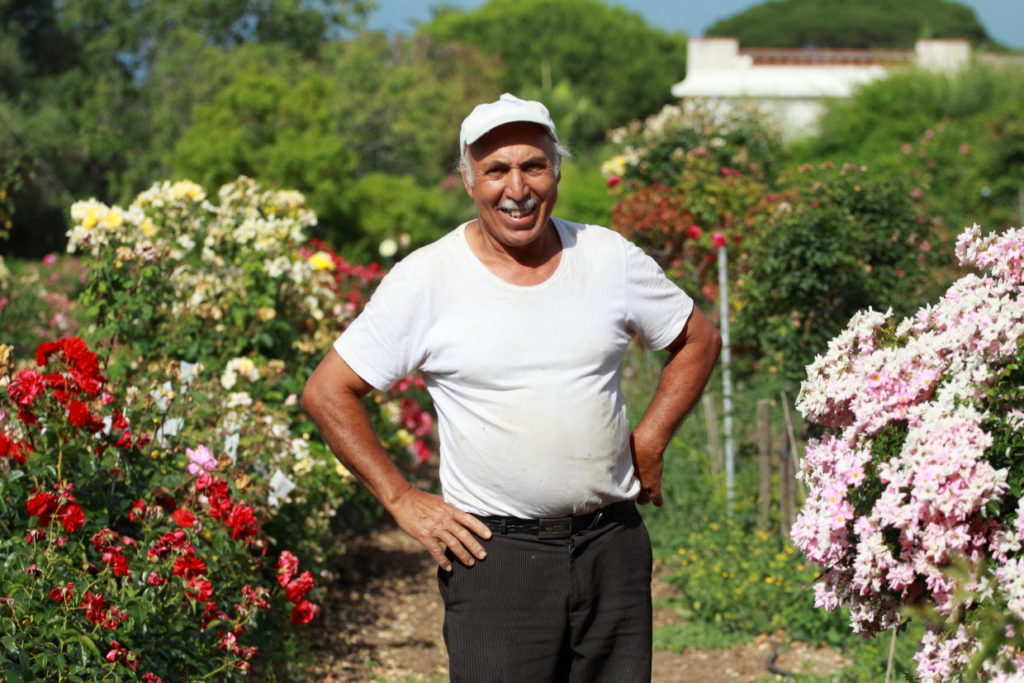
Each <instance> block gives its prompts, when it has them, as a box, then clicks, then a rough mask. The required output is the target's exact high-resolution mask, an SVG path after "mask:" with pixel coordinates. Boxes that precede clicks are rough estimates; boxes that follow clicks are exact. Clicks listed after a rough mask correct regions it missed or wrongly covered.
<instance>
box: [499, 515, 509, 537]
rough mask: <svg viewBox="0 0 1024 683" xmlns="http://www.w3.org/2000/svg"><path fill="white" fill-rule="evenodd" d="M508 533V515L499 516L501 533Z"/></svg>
mask: <svg viewBox="0 0 1024 683" xmlns="http://www.w3.org/2000/svg"><path fill="white" fill-rule="evenodd" d="M507 533H508V517H502V518H501V535H502V536H504V535H505V534H507Z"/></svg>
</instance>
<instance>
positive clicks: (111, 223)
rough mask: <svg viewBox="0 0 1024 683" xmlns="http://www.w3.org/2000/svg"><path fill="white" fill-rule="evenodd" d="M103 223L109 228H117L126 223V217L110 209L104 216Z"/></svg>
mask: <svg viewBox="0 0 1024 683" xmlns="http://www.w3.org/2000/svg"><path fill="white" fill-rule="evenodd" d="M103 223H104V224H106V226H107V227H108V228H114V229H117V228H120V227H121V226H122V225H124V218H122V217H121V214H119V213H118V212H117V211H108V212H107V215H106V216H104V217H103Z"/></svg>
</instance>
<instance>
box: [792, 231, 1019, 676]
mask: <svg viewBox="0 0 1024 683" xmlns="http://www.w3.org/2000/svg"><path fill="white" fill-rule="evenodd" d="M956 253H957V256H958V258H959V261H960V263H961V265H973V266H975V267H977V268H978V269H979V270H980V272H979V273H978V274H969V275H965V276H964V277H962V278H960V279H959V280H958V281H957V282H956V283H954V284H953V285H952V286H951V287H950V288H949V290H948V291H947V292H946V294H945V295H944V296H943V297H942V298H941V300H940V301H939V302H938V303H937V304H935V305H933V306H928V307H925V308H923V309H921V310H920V311H918V312H917V314H916V315H914V316H912V317H908V318H906V319H904V320H902V321H896V320H894V319H893V317H892V315H891V313H879V312H876V311H872V310H868V311H865V312H861V313H858V314H857V315H855V316H854V317H853V319H852V320H851V321H850V323H849V325H848V326H847V327H846V329H845V330H844V331H843V332H842V333H840V334H839V335H838V336H837V337H836V338H834V339H833V340H832V341H831V342H830V344H829V347H828V351H827V352H826V354H825V355H824V356H819V357H818V358H816V360H815V361H814V362H813V363H812V364H811V365H810V366H808V377H807V380H806V381H805V382H804V384H803V386H802V388H801V392H800V396H799V399H798V402H797V407H798V408H799V409H800V410H801V412H803V414H804V416H805V418H806V419H807V420H808V421H809V422H812V423H815V424H817V425H821V426H823V427H825V428H827V429H826V433H825V435H824V436H823V437H822V438H820V439H818V440H815V441H812V442H811V443H810V444H809V446H808V449H807V455H806V461H805V463H804V468H803V472H802V477H803V479H804V481H805V482H806V484H807V487H808V497H807V499H806V501H805V503H804V506H803V509H802V510H801V512H800V515H799V517H798V519H797V521H796V523H795V524H794V526H793V529H792V536H793V539H794V541H795V543H796V545H797V547H798V548H799V549H800V550H802V551H803V552H804V553H805V554H806V555H807V557H808V558H809V559H810V560H812V561H814V562H816V563H817V564H819V565H820V566H821V567H822V568H823V570H824V576H823V579H822V580H821V581H820V582H819V583H817V584H816V585H815V601H816V604H817V605H818V606H820V607H824V608H826V609H830V610H831V609H835V608H837V607H839V606H847V607H849V608H850V610H851V612H850V614H851V622H852V626H853V629H854V630H855V631H857V632H860V633H862V634H864V635H872V634H874V633H876V632H878V631H881V630H885V629H891V628H895V627H896V626H897V625H898V624H899V622H900V620H901V610H905V609H907V608H917V609H918V613H919V614H922V615H926V616H927V618H928V622H929V623H928V624H927V625H928V627H929V631H928V633H927V635H926V637H925V638H924V639H923V641H922V643H921V649H920V651H919V653H918V654H917V655H916V657H915V660H916V662H917V666H918V673H919V675H920V676H921V679H922V680H923V681H946V680H960V678H959V677H960V676H961V675H963V674H964V673H965V671H966V672H971V671H980V672H982V674H983V675H984V676H985V678H986V679H987V680H1010V677H1013V676H1018V677H1019V676H1021V675H1024V579H1022V572H1021V569H1024V567H1022V566H1021V564H1022V558H1024V552H1022V548H1024V499H1022V486H1024V458H1022V456H1024V409H1022V407H1024V230H1019V229H1018V230H1009V231H1007V232H1005V233H1002V234H997V235H990V236H983V235H982V234H981V231H980V229H979V228H978V226H973V227H971V228H969V229H967V230H966V231H965V232H964V233H963V234H962V235H961V236H960V238H959V239H958V241H957V247H956ZM1014 680H1019V678H1016V679H1014Z"/></svg>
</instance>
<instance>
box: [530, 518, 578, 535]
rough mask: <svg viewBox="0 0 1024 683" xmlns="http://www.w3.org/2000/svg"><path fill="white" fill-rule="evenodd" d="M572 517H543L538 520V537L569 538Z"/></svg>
mask: <svg viewBox="0 0 1024 683" xmlns="http://www.w3.org/2000/svg"><path fill="white" fill-rule="evenodd" d="M570 536H572V517H543V518H541V519H539V520H537V538H545V539H549V538H569V537H570Z"/></svg>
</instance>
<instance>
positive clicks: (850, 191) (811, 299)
mask: <svg viewBox="0 0 1024 683" xmlns="http://www.w3.org/2000/svg"><path fill="white" fill-rule="evenodd" d="M780 185H781V187H782V188H783V190H782V192H781V193H780V194H779V195H778V197H777V202H776V205H775V211H774V213H773V214H772V215H771V216H770V217H769V218H768V224H767V226H766V228H765V229H764V230H763V231H761V232H760V233H758V235H757V236H755V238H754V239H753V240H752V241H751V244H750V250H749V255H748V261H747V262H748V264H749V270H748V272H746V273H745V274H744V275H743V276H742V282H741V283H740V287H739V288H738V290H739V291H738V293H737V297H738V302H737V304H736V306H735V315H736V319H737V325H736V336H737V340H738V346H739V347H740V349H741V350H742V351H743V353H744V354H745V355H746V356H747V357H748V358H750V359H752V360H753V362H752V363H751V365H750V369H751V370H753V371H755V372H757V371H767V372H768V373H771V374H778V375H779V376H780V377H781V378H783V379H784V380H786V381H788V382H790V383H791V386H794V387H795V386H797V383H798V382H799V380H800V379H802V377H803V375H804V367H805V366H806V365H807V364H808V363H810V362H811V361H812V360H813V359H814V356H815V354H818V353H822V352H824V350H825V346H826V345H827V343H828V340H829V339H831V338H832V337H833V336H835V334H836V333H837V332H838V331H839V330H841V329H842V328H843V327H844V326H845V325H846V322H847V321H848V320H849V318H850V316H851V315H853V313H855V312H856V311H858V310H861V309H864V308H868V307H871V306H874V307H876V308H878V307H883V306H886V307H887V306H889V305H890V302H895V305H896V306H898V307H900V311H897V313H904V312H907V311H909V310H912V309H913V308H916V304H917V303H918V301H919V300H920V298H921V297H922V292H921V291H920V289H919V287H920V280H919V277H918V276H919V274H920V272H921V270H922V264H923V263H925V262H927V260H928V258H929V257H930V254H931V253H932V251H931V250H930V249H931V247H930V245H929V244H928V243H927V239H926V235H925V234H923V230H922V228H921V225H920V224H919V223H918V221H917V219H916V217H915V211H914V207H913V204H912V202H911V197H910V193H909V192H908V190H906V189H905V188H904V187H903V186H902V185H901V184H900V183H898V182H895V181H894V180H893V179H892V178H889V177H886V176H884V175H876V174H872V173H871V172H869V170H868V169H867V167H857V166H852V165H849V164H844V165H842V166H836V165H833V164H831V163H825V164H822V165H820V166H817V167H814V166H810V165H806V166H802V167H801V168H799V169H797V170H796V171H793V172H791V173H789V174H788V175H786V176H785V177H784V178H783V179H782V180H781V181H780Z"/></svg>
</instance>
